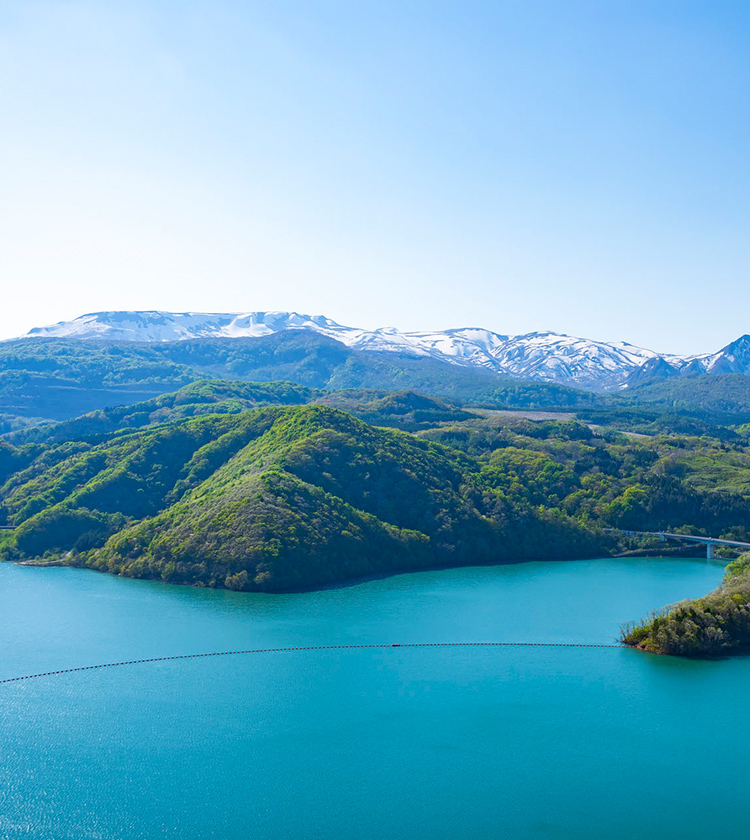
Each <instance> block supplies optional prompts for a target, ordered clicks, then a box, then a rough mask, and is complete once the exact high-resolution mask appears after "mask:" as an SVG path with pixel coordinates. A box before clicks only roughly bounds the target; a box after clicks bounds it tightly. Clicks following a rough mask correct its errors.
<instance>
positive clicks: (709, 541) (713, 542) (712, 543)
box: [604, 528, 750, 560]
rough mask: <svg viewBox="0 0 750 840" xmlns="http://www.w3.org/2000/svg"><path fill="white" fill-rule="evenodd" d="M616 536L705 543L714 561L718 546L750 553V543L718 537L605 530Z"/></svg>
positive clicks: (709, 556) (710, 557)
mask: <svg viewBox="0 0 750 840" xmlns="http://www.w3.org/2000/svg"><path fill="white" fill-rule="evenodd" d="M604 530H605V531H609V532H610V533H614V534H623V535H624V536H626V537H659V539H660V540H661V541H662V542H666V541H667V540H686V541H687V542H696V543H703V545H705V546H706V559H707V560H713V559H714V549H715V548H716V546H717V545H726V546H729V547H730V548H742V549H745V550H747V551H750V543H746V542H737V540H720V539H718V538H716V537H694V536H693V535H692V534H672V533H670V532H669V531H626V530H624V529H623V528H605V529H604Z"/></svg>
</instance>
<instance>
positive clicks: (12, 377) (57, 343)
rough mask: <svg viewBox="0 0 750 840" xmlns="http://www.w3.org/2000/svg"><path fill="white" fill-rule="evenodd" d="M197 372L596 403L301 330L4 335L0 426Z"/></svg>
mask: <svg viewBox="0 0 750 840" xmlns="http://www.w3.org/2000/svg"><path fill="white" fill-rule="evenodd" d="M202 379H227V380H241V381H253V382H275V381H288V382H292V383H294V384H296V385H300V386H303V387H305V388H310V389H324V390H341V389H368V390H382V391H401V390H417V391H420V392H421V393H423V394H430V395H436V396H443V397H449V398H452V399H458V400H472V401H479V402H486V403H488V404H491V405H493V406H509V407H518V408H542V407H550V406H560V407H565V408H570V407H575V406H594V405H598V404H599V402H600V399H599V398H598V397H596V396H595V395H593V394H589V393H587V392H585V391H579V390H576V389H573V388H565V387H562V386H559V385H552V384H548V383H544V382H533V383H532V382H520V381H517V380H514V379H509V378H504V377H500V376H498V375H496V374H495V373H492V372H490V371H484V370H479V369H472V368H468V367H461V366H459V365H453V364H450V363H448V362H441V361H437V360H435V359H427V358H416V357H413V356H400V355H398V354H394V353H365V352H361V351H357V350H352V349H350V348H347V347H345V346H344V345H343V344H341V343H340V342H338V341H334V340H333V339H330V338H327V337H325V336H322V335H318V334H316V333H312V332H308V331H305V330H290V331H287V332H280V333H276V334H274V335H269V336H265V337H262V338H250V339H242V338H228V339H200V340H193V341H175V342H163V343H148V344H145V343H144V344H141V343H137V342H120V343H117V342H97V341H76V340H63V339H23V340H16V341H5V342H2V343H0V432H3V431H8V430H10V429H11V428H14V427H19V426H22V425H23V424H24V422H26V421H27V420H28V418H32V419H37V420H38V419H50V420H68V419H71V418H73V417H77V416H79V415H81V414H85V413H87V412H91V411H95V410H97V409H104V408H107V407H111V406H119V405H126V404H132V403H137V402H143V401H146V400H148V399H150V398H153V397H155V396H158V395H160V394H163V393H167V392H171V391H174V390H175V389H177V388H179V387H181V386H183V385H186V384H188V383H191V382H194V381H197V380H202ZM3 416H4V418H5V419H3ZM3 423H4V424H5V425H4V426H3Z"/></svg>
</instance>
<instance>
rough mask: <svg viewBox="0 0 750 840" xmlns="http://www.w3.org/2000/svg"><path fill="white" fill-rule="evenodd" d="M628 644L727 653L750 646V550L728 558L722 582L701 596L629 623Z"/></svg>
mask: <svg viewBox="0 0 750 840" xmlns="http://www.w3.org/2000/svg"><path fill="white" fill-rule="evenodd" d="M622 640H623V642H625V644H627V645H631V646H632V647H637V648H640V649H641V650H646V651H649V652H650V653H663V654H670V655H672V656H695V657H706V656H726V655H727V654H730V653H739V652H746V651H747V650H748V649H750V554H743V555H742V556H741V557H740V558H739V559H737V560H735V561H734V562H732V563H730V564H729V565H728V566H727V569H726V572H725V573H724V582H723V583H722V585H721V586H720V587H719V588H718V589H716V590H715V591H714V592H711V593H710V594H708V595H706V596H705V597H703V598H697V599H695V600H689V601H682V602H680V603H679V604H675V605H674V606H671V607H667V608H666V609H663V610H661V611H657V612H654V613H653V614H652V615H651V616H649V618H648V619H646V620H644V621H642V622H640V623H639V624H636V625H629V626H626V627H625V629H624V631H623V635H622Z"/></svg>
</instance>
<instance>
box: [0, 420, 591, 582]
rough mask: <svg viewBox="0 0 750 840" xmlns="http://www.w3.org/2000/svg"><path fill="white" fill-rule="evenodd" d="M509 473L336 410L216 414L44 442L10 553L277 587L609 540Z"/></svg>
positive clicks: (18, 495)
mask: <svg viewBox="0 0 750 840" xmlns="http://www.w3.org/2000/svg"><path fill="white" fill-rule="evenodd" d="M16 454H17V455H18V453H16ZM19 457H20V456H19ZM17 466H22V465H21V464H20V463H19V464H18V465H17ZM504 481H505V479H504V476H503V474H502V473H500V472H498V471H497V470H495V469H493V468H491V467H488V466H486V465H483V464H481V463H480V462H478V461H476V460H475V459H473V458H471V457H469V456H467V455H464V454H463V453H461V452H459V451H457V450H455V449H451V448H449V447H445V446H441V445H439V444H435V443H431V442H428V441H423V440H418V439H417V438H415V437H413V436H412V435H408V434H405V433H401V432H396V431H390V430H386V429H381V428H375V427H372V426H369V425H368V424H366V423H364V422H362V421H360V420H358V419H356V418H354V417H352V416H351V415H348V414H346V413H344V412H341V411H338V410H336V409H332V408H328V407H323V406H306V407H298V408H265V409H258V410H255V411H249V412H245V413H243V414H240V415H224V416H216V415H210V416H206V417H200V418H197V419H191V420H185V421H182V422H177V423H173V424H170V425H167V426H160V427H156V428H155V429H153V430H144V431H140V432H135V433H130V434H124V435H121V436H117V437H115V438H112V439H110V440H108V441H106V442H104V443H100V444H93V445H92V444H86V443H83V442H76V441H70V442H66V443H63V444H59V445H57V446H54V447H50V448H48V449H45V451H44V452H42V453H41V454H39V455H38V456H37V457H36V458H34V459H33V460H32V461H31V463H29V464H28V465H27V466H25V467H24V468H21V469H18V470H17V471H16V472H15V473H14V474H13V475H11V477H10V478H9V480H8V481H7V482H6V484H5V485H4V487H3V488H2V492H1V494H0V495H1V496H2V499H3V515H4V517H5V520H6V522H7V523H9V524H11V525H15V526H17V528H16V531H15V535H14V539H13V541H12V543H11V544H10V545H6V547H5V549H4V550H5V556H7V557H13V558H15V559H23V558H33V557H43V556H44V555H45V554H46V555H47V556H48V557H60V556H64V557H65V559H66V561H67V562H70V563H74V564H78V565H85V566H89V567H92V568H97V569H103V570H108V571H112V572H117V573H120V574H125V575H130V576H135V577H152V578H153V577H155V578H161V579H163V580H171V581H184V582H191V583H199V584H204V585H211V586H229V587H234V588H242V589H260V590H268V591H272V590H283V589H291V588H298V587H307V586H315V585H320V584H323V583H327V582H332V581H336V580H342V579H348V578H352V577H356V576H359V575H365V574H373V573H382V572H388V571H394V570H398V569H409V568H423V567H428V566H436V565H461V564H467V563H489V562H503V561H509V560H517V559H523V558H530V557H573V556H582V555H591V554H594V553H596V552H597V551H598V550H601V549H600V545H599V541H598V538H597V537H596V536H595V535H594V534H592V533H591V532H590V531H588V530H586V529H584V528H582V527H581V526H580V525H578V524H577V523H576V522H575V521H574V520H573V519H571V518H570V517H567V516H565V515H564V514H562V513H561V512H559V511H552V510H546V509H543V508H539V507H538V506H535V505H532V504H529V503H526V502H523V501H521V500H513V499H511V498H510V497H508V496H507V495H506V493H505V489H504Z"/></svg>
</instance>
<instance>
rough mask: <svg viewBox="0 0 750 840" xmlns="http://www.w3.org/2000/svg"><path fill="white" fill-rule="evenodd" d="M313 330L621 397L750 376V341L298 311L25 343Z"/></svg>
mask: <svg viewBox="0 0 750 840" xmlns="http://www.w3.org/2000/svg"><path fill="white" fill-rule="evenodd" d="M287 330H308V331H311V332H315V333H318V334H320V335H324V336H327V337H329V338H332V339H335V340H336V341H339V342H341V343H342V344H344V345H346V346H347V347H350V348H352V349H355V350H360V351H364V352H366V353H378V354H396V355H398V356H402V357H415V358H431V359H434V360H436V361H441V362H449V363H451V364H453V365H458V366H462V367H468V368H475V369H477V368H479V369H482V370H484V371H490V372H494V373H497V374H500V375H504V376H511V377H514V378H517V379H533V380H541V381H545V382H554V383H557V384H561V385H569V386H574V387H578V388H585V389H590V390H595V391H615V390H621V389H623V388H628V387H629V386H632V385H637V384H641V383H643V382H646V381H648V380H651V379H654V378H660V379H664V378H670V377H674V376H680V375H682V374H691V373H692V374H695V373H711V374H723V373H740V374H747V373H750V335H743V336H742V337H740V338H739V339H737V340H736V341H734V342H732V343H731V344H728V345H727V346H726V347H724V348H722V349H721V350H719V351H718V352H716V353H707V354H703V355H696V356H677V355H665V354H659V353H656V352H654V351H652V350H647V349H644V348H642V347H636V346H634V345H632V344H628V343H626V342H617V343H608V342H603V341H592V340H590V339H585V338H575V337H572V336H568V335H561V334H558V333H553V332H532V333H527V334H525V335H514V336H511V335H502V334H499V333H495V332H492V331H491V330H487V329H482V328H478V327H462V328H458V329H449V330H443V331H437V332H400V331H399V330H396V329H392V328H381V329H377V330H364V329H359V328H356V327H347V326H342V325H341V324H337V323H336V322H335V321H332V320H331V319H330V318H326V317H324V316H322V315H315V316H310V315H302V314H299V313H297V312H248V313H243V314H237V313H199V312H157V311H143V312H128V311H124V312H94V313H91V314H88V315H82V316H80V317H79V318H75V319H74V320H72V321H61V322H59V323H57V324H53V325H51V326H47V327H35V328H34V329H32V330H30V331H29V333H27V335H26V336H23V337H24V338H52V339H68V340H70V339H80V340H99V341H107V342H109V341H112V342H142V343H156V342H158V343H161V342H173V341H186V340H190V339H192V340H195V339H221V338H224V339H231V338H260V337H263V336H269V335H272V334H274V333H279V332H283V331H287Z"/></svg>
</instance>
